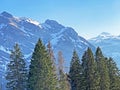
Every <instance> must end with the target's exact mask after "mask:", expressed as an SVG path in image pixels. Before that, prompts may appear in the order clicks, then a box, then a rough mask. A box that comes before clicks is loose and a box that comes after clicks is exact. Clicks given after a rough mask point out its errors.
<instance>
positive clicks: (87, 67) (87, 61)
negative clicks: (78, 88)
mask: <svg viewBox="0 0 120 90" xmlns="http://www.w3.org/2000/svg"><path fill="white" fill-rule="evenodd" d="M82 67H83V90H98V86H97V83H96V82H97V81H96V80H97V79H96V78H95V77H96V63H95V60H94V55H93V53H92V50H91V49H90V48H88V49H87V51H86V52H85V53H84V55H83V57H82Z"/></svg>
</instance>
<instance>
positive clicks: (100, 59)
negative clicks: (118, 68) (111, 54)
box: [95, 47, 110, 90]
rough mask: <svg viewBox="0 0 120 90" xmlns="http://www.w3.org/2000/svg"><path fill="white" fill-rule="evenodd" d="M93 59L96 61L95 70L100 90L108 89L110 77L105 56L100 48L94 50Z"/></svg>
mask: <svg viewBox="0 0 120 90" xmlns="http://www.w3.org/2000/svg"><path fill="white" fill-rule="evenodd" d="M95 60H96V62H97V71H98V74H99V78H100V79H99V86H100V90H109V88H110V78H109V73H108V67H107V64H106V60H105V57H104V56H103V54H102V51H101V49H100V48H99V47H98V48H97V50H96V55H95Z"/></svg>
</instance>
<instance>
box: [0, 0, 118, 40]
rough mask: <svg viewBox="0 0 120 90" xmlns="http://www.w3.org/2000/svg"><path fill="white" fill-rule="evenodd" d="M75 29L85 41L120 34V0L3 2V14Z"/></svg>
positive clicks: (2, 0) (28, 0) (0, 7)
mask: <svg viewBox="0 0 120 90" xmlns="http://www.w3.org/2000/svg"><path fill="white" fill-rule="evenodd" d="M3 11H7V12H9V13H11V14H13V15H15V16H19V17H23V16H25V17H29V18H32V19H34V20H37V21H39V22H41V23H43V22H44V21H45V20H46V19H52V20H56V21H58V22H59V23H61V24H63V25H65V26H69V27H73V28H74V29H75V30H76V31H77V32H78V33H79V35H81V36H83V37H85V38H91V37H94V36H96V35H98V34H100V33H101V32H109V33H112V34H116V35H118V34H120V0H0V12H3Z"/></svg>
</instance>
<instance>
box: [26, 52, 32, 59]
mask: <svg viewBox="0 0 120 90" xmlns="http://www.w3.org/2000/svg"><path fill="white" fill-rule="evenodd" d="M31 55H32V53H29V54H25V55H24V57H25V58H29V57H30V56H31Z"/></svg>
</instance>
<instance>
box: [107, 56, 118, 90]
mask: <svg viewBox="0 0 120 90" xmlns="http://www.w3.org/2000/svg"><path fill="white" fill-rule="evenodd" d="M106 61H107V66H108V72H109V77H110V90H119V89H120V71H119V69H118V68H117V66H116V63H115V62H114V60H113V59H112V58H111V57H110V58H109V59H107V58H106Z"/></svg>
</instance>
